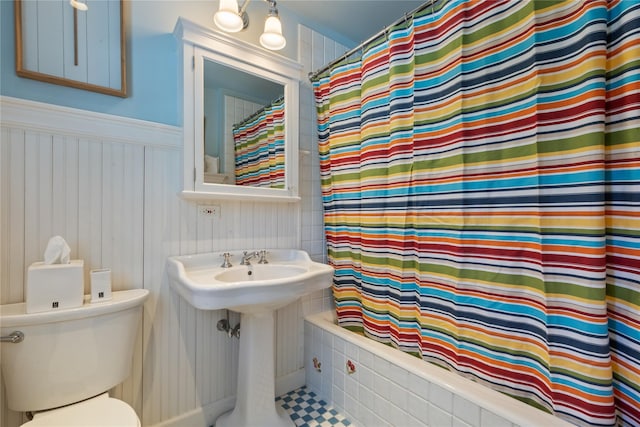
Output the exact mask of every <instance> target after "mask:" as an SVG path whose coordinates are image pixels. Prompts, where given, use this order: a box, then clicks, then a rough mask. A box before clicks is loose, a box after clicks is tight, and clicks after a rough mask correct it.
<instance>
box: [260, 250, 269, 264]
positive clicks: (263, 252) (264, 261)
mask: <svg viewBox="0 0 640 427" xmlns="http://www.w3.org/2000/svg"><path fill="white" fill-rule="evenodd" d="M268 253H269V252H267V251H266V250H265V249H263V250H261V251H260V252H258V255H259V256H260V260H259V261H258V264H269V261H267V254H268Z"/></svg>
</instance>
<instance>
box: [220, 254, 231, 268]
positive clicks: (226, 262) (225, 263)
mask: <svg viewBox="0 0 640 427" xmlns="http://www.w3.org/2000/svg"><path fill="white" fill-rule="evenodd" d="M220 256H221V257H223V258H224V261H222V265H221V266H220V267H222V268H229V267H233V264H231V261H230V259H231V254H230V253H229V252H225V253H223V254H222V255H220Z"/></svg>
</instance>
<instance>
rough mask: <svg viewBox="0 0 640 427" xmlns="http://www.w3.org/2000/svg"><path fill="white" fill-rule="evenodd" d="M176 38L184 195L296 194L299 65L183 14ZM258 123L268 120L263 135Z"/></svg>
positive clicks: (292, 197)
mask: <svg viewBox="0 0 640 427" xmlns="http://www.w3.org/2000/svg"><path fill="white" fill-rule="evenodd" d="M174 36H175V37H176V39H177V40H178V43H179V45H180V47H179V56H180V69H179V74H180V75H179V77H180V78H181V79H182V83H183V84H182V85H181V90H182V93H181V94H180V97H179V99H182V100H183V104H182V110H183V129H184V185H183V191H182V194H181V195H182V197H184V198H186V199H247V200H264V201H284V202H293V201H297V200H299V196H298V134H299V129H298V120H299V113H298V110H299V87H300V79H301V73H302V66H301V65H300V64H298V63H297V62H295V61H292V60H290V59H288V58H285V57H282V56H280V55H277V54H274V53H273V52H270V51H267V50H264V49H262V48H260V47H257V46H254V45H251V44H249V43H246V42H244V41H241V40H237V39H234V38H232V37H229V36H228V35H226V34H223V33H220V32H218V31H215V30H213V29H211V28H207V27H203V26H200V25H198V24H196V23H193V22H191V21H188V20H186V19H184V18H179V19H178V22H177V24H176V27H175V30H174ZM263 119H265V120H266V121H261V120H263ZM258 121H260V123H258ZM265 123H267V124H265ZM261 126H271V127H270V128H269V131H268V132H267V133H268V134H269V137H268V138H269V139H268V141H266V140H265V138H267V137H265V136H264V135H265V134H264V133H262V134H260V135H259V136H256V135H254V134H257V133H258V131H257V130H256V129H259V128H261ZM234 129H235V130H234ZM274 134H275V135H276V136H275V137H274V136H273V135H274ZM247 135H248V136H247ZM243 137H246V138H245V139H244V140H243V139H242V138H243ZM252 138H253V139H252ZM247 141H249V142H247ZM265 141H266V142H265ZM247 147H249V148H247ZM267 153H268V156H269V157H268V158H267V157H265V156H267Z"/></svg>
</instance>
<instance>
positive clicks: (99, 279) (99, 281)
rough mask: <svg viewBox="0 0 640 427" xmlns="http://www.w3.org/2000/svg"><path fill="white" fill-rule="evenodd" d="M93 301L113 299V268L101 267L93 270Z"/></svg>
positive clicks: (91, 274)
mask: <svg viewBox="0 0 640 427" xmlns="http://www.w3.org/2000/svg"><path fill="white" fill-rule="evenodd" d="M89 275H90V277H91V302H92V303H94V302H102V301H109V300H110V299H111V270H110V269H108V268H101V269H99V270H91V271H90V273H89Z"/></svg>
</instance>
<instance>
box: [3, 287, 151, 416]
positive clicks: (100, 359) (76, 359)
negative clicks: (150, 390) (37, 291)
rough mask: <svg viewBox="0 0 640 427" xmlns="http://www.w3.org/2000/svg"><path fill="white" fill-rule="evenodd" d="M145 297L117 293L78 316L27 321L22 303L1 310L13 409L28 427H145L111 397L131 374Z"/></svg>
mask: <svg viewBox="0 0 640 427" xmlns="http://www.w3.org/2000/svg"><path fill="white" fill-rule="evenodd" d="M148 295H149V291H148V290H146V289H132V290H128V291H116V292H113V293H112V299H111V300H110V301H105V302H99V303H92V302H91V296H90V295H86V296H85V298H84V302H83V305H82V306H80V307H74V308H65V309H59V310H50V311H46V312H38V313H27V312H26V307H25V303H18V304H5V305H2V306H0V333H1V335H2V336H3V337H5V336H9V335H12V334H16V333H17V332H20V333H21V334H22V335H23V337H24V338H23V339H22V340H18V341H17V342H12V343H3V344H2V346H1V347H0V349H1V353H2V354H1V359H0V360H1V363H0V366H1V368H2V376H3V378H4V383H5V388H6V396H7V405H8V407H9V409H11V410H14V411H19V412H29V413H32V414H34V415H33V419H32V420H31V421H29V422H27V423H26V424H24V426H26V427H43V426H47V427H74V426H83V427H107V426H109V427H140V420H139V418H138V416H137V415H136V412H135V411H134V410H133V408H132V407H131V406H129V405H128V404H127V403H125V402H123V401H121V400H118V399H115V398H112V397H109V394H108V390H110V389H111V388H113V387H115V386H116V385H118V384H120V383H122V382H123V381H124V380H126V379H127V378H128V377H129V375H130V374H131V366H132V362H133V350H134V344H135V341H136V336H137V334H138V324H139V323H140V318H141V317H142V304H143V303H144V301H145V300H146V298H147V297H148Z"/></svg>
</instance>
